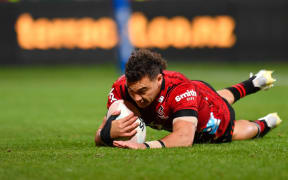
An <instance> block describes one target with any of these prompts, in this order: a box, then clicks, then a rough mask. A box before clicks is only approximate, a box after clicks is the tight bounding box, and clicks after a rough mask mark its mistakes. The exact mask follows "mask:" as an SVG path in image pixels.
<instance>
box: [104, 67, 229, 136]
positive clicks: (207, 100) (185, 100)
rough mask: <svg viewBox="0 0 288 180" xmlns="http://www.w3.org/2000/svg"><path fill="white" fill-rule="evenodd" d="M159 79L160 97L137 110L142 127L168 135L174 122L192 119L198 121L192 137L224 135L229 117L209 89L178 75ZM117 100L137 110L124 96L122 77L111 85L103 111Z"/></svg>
mask: <svg viewBox="0 0 288 180" xmlns="http://www.w3.org/2000/svg"><path fill="white" fill-rule="evenodd" d="M163 76H164V79H163V82H162V87H161V91H160V94H159V95H158V96H157V97H156V99H155V100H154V102H153V103H151V105H149V106H148V107H146V108H144V109H141V108H138V109H139V111H140V113H141V118H142V119H143V120H144V122H145V123H146V125H148V126H150V127H152V128H154V129H164V130H168V131H172V128H173V119H174V118H176V117H181V116H195V117H197V118H198V125H197V131H196V133H200V134H202V133H204V134H207V135H208V136H209V137H211V138H212V139H217V138H218V137H220V136H221V135H223V134H224V132H225V130H226V128H227V126H228V124H229V121H230V113H229V109H228V107H227V105H226V103H225V102H224V100H223V99H222V98H221V97H220V96H219V95H218V94H217V93H216V92H215V91H214V90H213V88H211V87H210V86H209V85H208V84H207V83H204V82H202V81H194V80H189V79H188V78H186V77H185V76H184V75H183V74H181V73H179V72H173V71H164V72H163ZM119 99H124V100H128V101H130V102H131V103H132V104H134V105H135V106H136V107H137V104H136V103H135V102H134V101H133V100H132V98H131V97H130V96H129V94H128V90H127V87H126V78H125V76H124V75H123V76H121V77H120V78H119V79H118V80H117V81H116V82H115V83H114V84H113V86H112V89H111V91H110V93H109V96H108V102H107V108H109V107H110V105H111V104H112V103H113V102H114V101H116V100H119ZM200 136H201V135H200ZM206 138H207V136H206Z"/></svg>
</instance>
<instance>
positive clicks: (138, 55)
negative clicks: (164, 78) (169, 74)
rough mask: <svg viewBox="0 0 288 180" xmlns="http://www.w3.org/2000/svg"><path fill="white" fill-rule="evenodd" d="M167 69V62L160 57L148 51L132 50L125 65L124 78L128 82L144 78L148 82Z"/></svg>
mask: <svg viewBox="0 0 288 180" xmlns="http://www.w3.org/2000/svg"><path fill="white" fill-rule="evenodd" d="M166 68H167V62H166V61H165V60H164V59H163V58H162V56H161V55H160V54H158V53H156V52H152V51H150V50H148V49H138V50H134V51H133V52H132V54H131V56H130V57H129V60H128V62H127V64H126V69H125V76H126V79H127V81H128V82H136V81H139V80H141V79H142V78H143V77H144V76H148V77H149V79H150V80H153V79H155V78H156V77H157V75H158V74H159V73H162V71H163V70H165V69H166Z"/></svg>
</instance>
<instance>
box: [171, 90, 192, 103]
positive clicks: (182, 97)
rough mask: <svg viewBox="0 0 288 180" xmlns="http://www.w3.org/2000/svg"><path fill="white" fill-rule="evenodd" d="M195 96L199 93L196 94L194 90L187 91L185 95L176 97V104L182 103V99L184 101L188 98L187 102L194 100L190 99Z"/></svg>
mask: <svg viewBox="0 0 288 180" xmlns="http://www.w3.org/2000/svg"><path fill="white" fill-rule="evenodd" d="M195 96H197V93H196V91H194V90H193V89H191V90H187V91H186V92H185V93H183V94H180V95H179V96H176V97H175V101H176V102H179V101H181V100H182V99H184V98H187V100H192V99H193V98H190V97H195Z"/></svg>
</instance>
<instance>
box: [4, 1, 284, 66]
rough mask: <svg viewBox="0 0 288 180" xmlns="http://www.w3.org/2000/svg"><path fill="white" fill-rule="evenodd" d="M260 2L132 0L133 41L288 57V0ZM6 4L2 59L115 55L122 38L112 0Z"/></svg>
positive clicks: (191, 54)
mask: <svg viewBox="0 0 288 180" xmlns="http://www.w3.org/2000/svg"><path fill="white" fill-rule="evenodd" d="M261 2H262V3H261V6H259V3H260V2H253V3H251V2H242V1H241V2H240V1H231V2H230V1H225V2H221V3H220V2H217V3H215V2H214V1H207V2H206V1H205V2H202V1H179V2H178V3H175V2H174V1H167V2H165V3H163V2H161V1H147V2H146V1H145V2H133V3H132V10H133V12H132V15H131V17H130V18H129V22H128V31H129V32H128V36H129V39H130V42H131V43H132V45H133V46H134V47H138V48H155V49H158V51H160V52H164V54H165V56H166V57H168V60H171V61H172V60H194V61H197V60H203V59H205V60H229V61H230V60H233V61H235V60H241V61H242V60H251V59H256V60H257V59H258V60H259V59H261V60H265V59H267V60H269V59H275V58H276V59H279V60H282V59H285V58H287V57H288V55H287V53H286V47H287V46H288V43H287V42H288V41H287V40H288V23H287V21H286V18H287V17H288V11H287V8H286V7H288V5H287V4H288V3H287V2H285V1H275V2H273V4H271V3H268V2H266V1H265V2H263V1H261ZM246 5H247V6H249V8H247V7H246ZM7 7H8V8H7ZM0 8H1V11H0V12H1V13H0V14H1V15H3V16H1V19H2V21H1V22H5V23H6V24H3V23H2V24H3V27H5V28H2V29H1V30H0V32H1V35H2V36H3V37H2V38H1V39H3V40H2V42H1V44H0V48H1V49H2V50H3V52H4V53H2V55H1V57H3V58H1V61H0V63H8V64H10V63H20V64H21V63H24V64H25V63H28V64H30V63H99V62H101V61H103V60H105V62H107V61H111V62H113V61H114V59H115V53H116V51H115V49H116V48H117V45H118V44H119V37H118V34H117V25H116V22H115V18H114V15H113V8H112V5H111V2H109V1H95V2H92V1H87V2H86V1H85V2H69V3H67V2H61V3H59V2H58V3H56V2H50V3H45V2H39V3H25V2H23V3H17V4H9V3H5V4H4V3H0ZM63 9H65V10H63ZM159 9H161V11H159ZM8 11H9V12H8ZM8 14H9V16H8ZM8 32H9V33H8ZM3 34H5V35H3ZM7 46H8V47H9V51H4V49H8V48H7ZM5 52H6V54H5ZM79 59H80V60H79Z"/></svg>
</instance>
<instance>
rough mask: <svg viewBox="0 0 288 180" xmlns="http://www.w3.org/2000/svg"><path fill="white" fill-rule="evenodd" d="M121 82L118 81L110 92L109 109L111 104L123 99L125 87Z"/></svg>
mask: <svg viewBox="0 0 288 180" xmlns="http://www.w3.org/2000/svg"><path fill="white" fill-rule="evenodd" d="M123 86H124V85H122V84H121V83H119V82H118V81H116V82H115V83H114V84H113V85H112V88H111V90H110V92H109V94H108V100H107V109H109V107H110V105H111V104H112V103H113V102H115V101H117V100H120V99H123V92H122V91H123V88H124V87H123Z"/></svg>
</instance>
